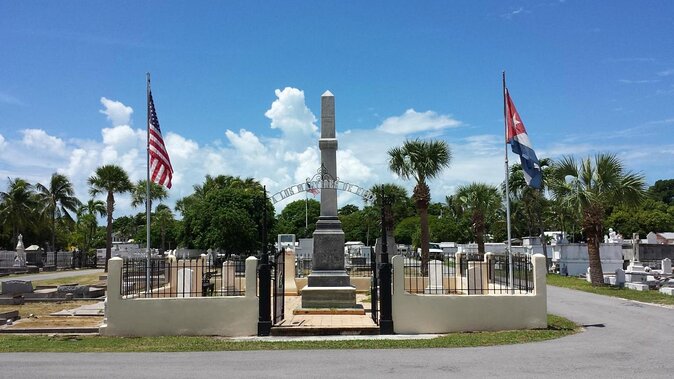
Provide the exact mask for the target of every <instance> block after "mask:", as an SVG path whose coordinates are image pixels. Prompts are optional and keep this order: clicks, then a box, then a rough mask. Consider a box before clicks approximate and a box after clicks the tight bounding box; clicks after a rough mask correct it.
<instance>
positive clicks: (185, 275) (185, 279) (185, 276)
mask: <svg viewBox="0 0 674 379" xmlns="http://www.w3.org/2000/svg"><path fill="white" fill-rule="evenodd" d="M192 275H194V271H193V270H192V269H189V268H181V269H178V297H191V296H192V295H191V292H192Z"/></svg>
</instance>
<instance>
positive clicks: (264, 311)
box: [257, 186, 271, 336]
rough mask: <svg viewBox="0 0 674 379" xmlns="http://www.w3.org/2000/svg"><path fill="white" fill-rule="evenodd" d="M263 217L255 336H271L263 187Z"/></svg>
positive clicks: (265, 188)
mask: <svg viewBox="0 0 674 379" xmlns="http://www.w3.org/2000/svg"><path fill="white" fill-rule="evenodd" d="M263 190H264V195H263V202H262V207H263V217H262V254H261V257H260V258H261V259H260V264H259V266H258V278H259V279H260V313H259V318H258V322H257V335H258V336H268V335H270V334H271V266H270V264H269V253H268V251H267V187H266V186H265V187H263Z"/></svg>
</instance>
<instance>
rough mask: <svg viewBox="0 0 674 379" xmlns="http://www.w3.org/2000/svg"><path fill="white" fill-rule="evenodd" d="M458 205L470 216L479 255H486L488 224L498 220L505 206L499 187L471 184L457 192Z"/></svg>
mask: <svg viewBox="0 0 674 379" xmlns="http://www.w3.org/2000/svg"><path fill="white" fill-rule="evenodd" d="M455 199H456V202H457V205H458V206H459V207H460V208H461V209H462V210H463V211H464V212H468V213H469V214H470V218H471V223H472V228H473V235H474V236H475V242H476V243H477V251H478V253H481V254H484V252H485V251H484V236H485V233H486V228H487V224H488V223H490V222H491V221H492V220H494V219H495V218H496V216H497V215H498V211H499V210H500V209H501V207H502V206H503V201H502V197H501V193H500V192H499V189H498V187H496V186H492V185H489V184H485V183H471V184H468V185H465V186H461V187H459V188H458V189H457V190H456V195H455Z"/></svg>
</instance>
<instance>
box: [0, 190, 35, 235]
mask: <svg viewBox="0 0 674 379" xmlns="http://www.w3.org/2000/svg"><path fill="white" fill-rule="evenodd" d="M36 206H37V202H36V199H35V190H34V188H33V186H32V185H31V184H30V183H28V182H27V181H25V180H24V179H21V178H15V179H11V178H10V179H9V186H8V187H7V192H0V221H1V222H2V224H3V225H4V226H5V227H6V226H8V225H11V230H12V240H11V243H12V244H15V243H17V238H18V236H19V232H20V231H25V229H26V228H29V227H32V223H31V220H32V218H33V215H34V214H35V208H36ZM12 247H13V246H12Z"/></svg>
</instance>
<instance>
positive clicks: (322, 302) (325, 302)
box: [302, 286, 356, 308]
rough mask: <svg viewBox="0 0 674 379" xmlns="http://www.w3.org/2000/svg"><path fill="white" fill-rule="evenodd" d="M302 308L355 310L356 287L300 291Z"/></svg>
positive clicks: (307, 287) (314, 288)
mask: <svg viewBox="0 0 674 379" xmlns="http://www.w3.org/2000/svg"><path fill="white" fill-rule="evenodd" d="M302 308H356V287H351V286H348V287H310V286H306V287H304V288H303V289H302Z"/></svg>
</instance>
